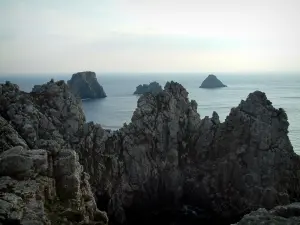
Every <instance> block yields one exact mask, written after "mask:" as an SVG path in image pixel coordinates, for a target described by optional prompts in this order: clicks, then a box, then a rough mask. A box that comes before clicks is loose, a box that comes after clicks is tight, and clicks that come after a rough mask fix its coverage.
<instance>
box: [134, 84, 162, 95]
mask: <svg viewBox="0 0 300 225" xmlns="http://www.w3.org/2000/svg"><path fill="white" fill-rule="evenodd" d="M162 90H163V89H162V87H161V86H160V84H159V83H157V82H156V81H154V82H151V83H150V84H143V85H141V84H140V85H139V86H137V87H136V90H135V92H134V93H133V94H134V95H142V94H145V93H153V94H157V93H159V92H161V91H162Z"/></svg>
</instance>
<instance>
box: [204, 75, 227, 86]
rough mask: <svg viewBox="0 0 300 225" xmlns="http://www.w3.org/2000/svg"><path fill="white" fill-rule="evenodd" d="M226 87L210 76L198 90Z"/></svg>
mask: <svg viewBox="0 0 300 225" xmlns="http://www.w3.org/2000/svg"><path fill="white" fill-rule="evenodd" d="M221 87H227V86H226V85H225V84H223V83H222V82H221V81H220V80H219V79H218V78H217V77H216V76H215V75H213V74H210V75H208V77H207V78H206V79H205V80H204V81H203V82H202V84H201V86H200V88H221Z"/></svg>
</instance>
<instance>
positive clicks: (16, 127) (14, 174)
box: [0, 81, 108, 225]
mask: <svg viewBox="0 0 300 225" xmlns="http://www.w3.org/2000/svg"><path fill="white" fill-rule="evenodd" d="M0 90H1V95H0V133H1V138H0V144H1V148H0V224H22V225H25V224H26V225H31V224H35V225H37V224H41V225H45V224H47V225H50V224H66V225H67V224H68V225H69V224H107V223H108V218H107V216H106V213H104V212H101V211H99V210H98V209H97V205H96V201H95V199H94V196H93V193H92V191H91V187H90V184H89V175H88V174H87V173H85V172H84V171H83V167H82V166H81V165H80V163H79V158H78V154H77V153H76V152H75V151H74V150H72V149H70V148H69V147H70V146H71V144H73V143H75V142H76V137H75V136H76V133H77V132H78V129H81V127H82V126H83V123H84V120H85V119H84V115H83V112H82V108H81V106H80V102H79V101H78V100H77V99H76V98H75V97H74V96H73V95H72V94H71V92H70V91H69V89H68V87H67V85H66V84H65V83H64V82H63V81H59V82H53V81H51V82H49V83H47V84H45V85H42V86H40V87H39V88H38V90H37V89H36V90H35V92H33V93H30V94H28V93H24V92H22V91H20V90H19V88H18V86H17V85H14V84H11V83H9V82H7V83H6V84H1V85H0Z"/></svg>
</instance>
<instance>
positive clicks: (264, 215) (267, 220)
mask: <svg viewBox="0 0 300 225" xmlns="http://www.w3.org/2000/svg"><path fill="white" fill-rule="evenodd" d="M272 224H276V225H299V224H300V203H299V202H295V203H292V204H289V205H284V206H277V207H275V208H274V209H272V210H269V211H268V210H266V209H264V208H260V209H258V210H257V211H254V212H251V213H250V214H247V215H245V216H244V217H243V219H242V220H241V221H240V222H238V223H237V224H236V225H272Z"/></svg>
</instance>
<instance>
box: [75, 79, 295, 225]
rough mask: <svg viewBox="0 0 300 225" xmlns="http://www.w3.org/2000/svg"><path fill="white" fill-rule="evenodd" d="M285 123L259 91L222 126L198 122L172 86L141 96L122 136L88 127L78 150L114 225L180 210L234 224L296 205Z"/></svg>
mask: <svg viewBox="0 0 300 225" xmlns="http://www.w3.org/2000/svg"><path fill="white" fill-rule="evenodd" d="M288 125H289V124H288V121H287V115H286V113H285V112H284V110H283V109H275V108H274V107H273V106H272V103H271V102H270V101H269V100H268V99H267V97H266V95H265V94H264V93H262V92H259V91H256V92H253V93H251V94H249V96H248V98H247V99H246V100H245V101H244V100H243V101H241V103H240V104H239V106H238V107H235V108H233V109H232V110H231V112H230V114H229V116H227V118H226V120H225V122H223V123H220V121H219V118H218V114H217V113H215V112H214V113H213V115H212V117H211V118H208V117H205V118H203V119H200V116H199V114H198V113H197V103H196V102H195V101H193V100H192V101H189V100H188V93H187V91H186V90H185V89H184V88H183V87H182V86H181V85H180V84H178V83H174V82H171V83H167V84H166V86H165V89H164V91H163V92H161V93H159V94H158V95H152V94H146V95H143V96H141V97H140V99H139V100H138V105H137V109H136V110H135V112H134V114H133V116H132V120H131V123H129V124H128V125H125V126H124V127H123V128H121V129H120V130H119V131H117V132H114V133H113V134H108V133H106V132H104V131H103V130H102V128H101V127H100V126H99V125H93V124H89V126H87V127H86V133H85V134H87V136H86V135H84V136H85V139H84V140H82V142H81V144H80V145H81V147H80V145H79V146H78V147H79V149H78V152H79V154H80V155H81V158H82V159H83V160H82V163H83V165H84V166H85V169H86V171H89V173H90V174H91V177H92V181H91V182H92V184H93V187H95V193H97V195H98V197H99V198H100V199H101V198H105V199H106V200H107V202H108V206H107V210H108V214H109V215H110V216H111V218H115V219H116V220H117V221H118V222H121V223H122V222H124V221H125V219H126V215H127V216H128V215H129V216H130V213H131V212H132V211H134V212H135V213H136V214H140V215H142V212H145V211H146V212H150V211H151V210H155V209H158V208H165V207H181V206H182V205H184V204H187V205H192V206H194V207H198V208H202V209H205V210H208V211H210V212H212V215H217V217H221V218H224V220H225V219H228V221H235V220H236V219H238V218H240V216H242V215H244V214H245V213H248V212H250V211H252V210H255V209H258V208H259V207H265V208H268V209H270V208H272V207H274V206H276V205H280V204H288V203H289V202H293V201H296V200H299V197H300V196H299V193H300V192H299V191H300V183H299V181H300V180H299V178H300V177H299V171H300V170H299V165H300V164H299V162H300V161H299V156H297V155H296V154H295V153H294V151H293V147H292V145H291V143H290V141H289V138H288V135H287V134H288ZM137 212H139V213H137ZM228 223H229V222H228Z"/></svg>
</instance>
